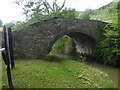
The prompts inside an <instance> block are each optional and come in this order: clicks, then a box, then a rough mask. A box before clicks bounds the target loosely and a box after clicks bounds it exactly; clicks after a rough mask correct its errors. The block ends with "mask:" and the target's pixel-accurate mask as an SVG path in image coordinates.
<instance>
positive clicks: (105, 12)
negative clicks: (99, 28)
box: [90, 2, 118, 23]
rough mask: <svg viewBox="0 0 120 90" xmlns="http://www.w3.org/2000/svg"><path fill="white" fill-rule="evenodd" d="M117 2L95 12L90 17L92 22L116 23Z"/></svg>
mask: <svg viewBox="0 0 120 90" xmlns="http://www.w3.org/2000/svg"><path fill="white" fill-rule="evenodd" d="M116 7H117V2H111V3H110V4H108V5H105V6H103V7H101V8H99V9H98V10H94V11H93V13H95V14H93V13H92V14H91V15H90V19H91V20H100V21H103V22H108V23H113V22H114V23H115V21H116V20H117V19H118V18H117V10H116ZM115 14H116V15H115Z"/></svg>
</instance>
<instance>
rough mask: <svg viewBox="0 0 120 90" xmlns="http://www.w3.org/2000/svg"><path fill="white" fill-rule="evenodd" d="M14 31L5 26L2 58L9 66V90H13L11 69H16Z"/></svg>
mask: <svg viewBox="0 0 120 90" xmlns="http://www.w3.org/2000/svg"><path fill="white" fill-rule="evenodd" d="M12 43H13V42H12V31H11V28H7V27H6V26H4V29H3V43H2V49H1V50H2V57H3V60H4V62H5V64H6V65H7V77H8V84H9V89H13V83H12V77H11V68H14V67H15V64H14V53H13V44H12Z"/></svg>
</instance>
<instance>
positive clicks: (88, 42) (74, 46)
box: [49, 32, 96, 56]
mask: <svg viewBox="0 0 120 90" xmlns="http://www.w3.org/2000/svg"><path fill="white" fill-rule="evenodd" d="M95 43H96V41H95V40H94V39H93V38H91V37H90V36H88V35H85V34H82V33H79V32H70V33H67V34H65V35H61V36H56V38H55V39H54V40H53V42H52V43H51V47H50V52H49V54H63V55H66V54H67V55H73V56H76V55H79V56H81V55H83V56H87V55H88V56H90V55H91V56H92V55H93V50H92V49H93V47H94V46H95Z"/></svg>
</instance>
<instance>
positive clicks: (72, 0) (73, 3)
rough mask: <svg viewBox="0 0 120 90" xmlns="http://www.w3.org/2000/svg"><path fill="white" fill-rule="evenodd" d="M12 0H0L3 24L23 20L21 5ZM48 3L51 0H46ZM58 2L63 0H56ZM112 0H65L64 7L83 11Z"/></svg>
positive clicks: (0, 17) (0, 14) (0, 15)
mask: <svg viewBox="0 0 120 90" xmlns="http://www.w3.org/2000/svg"><path fill="white" fill-rule="evenodd" d="M12 1H14V0H0V19H1V20H2V22H3V24H5V23H10V22H13V21H18V20H23V19H24V16H23V15H22V7H20V6H17V5H15V4H13V2H12ZM47 1H48V2H49V3H51V2H53V0H47ZM57 1H58V2H57V3H58V4H59V5H61V3H62V2H63V1H64V0H57ZM112 1H114V0H66V4H65V6H66V7H70V8H74V9H76V10H77V11H84V10H86V9H98V8H100V7H102V6H104V5H107V4H108V3H110V2H112Z"/></svg>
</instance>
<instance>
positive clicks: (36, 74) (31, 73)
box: [2, 60, 116, 88]
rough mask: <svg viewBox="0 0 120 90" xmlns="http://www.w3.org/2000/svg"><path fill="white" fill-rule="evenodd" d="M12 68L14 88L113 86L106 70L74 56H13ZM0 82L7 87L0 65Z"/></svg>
mask: <svg viewBox="0 0 120 90" xmlns="http://www.w3.org/2000/svg"><path fill="white" fill-rule="evenodd" d="M15 62H16V67H15V69H13V70H12V77H13V83H14V87H16V88H31V87H32V88H100V87H102V88H115V87H116V85H115V83H114V82H112V81H111V80H110V79H109V78H108V76H107V74H105V73H103V72H101V71H100V70H97V69H93V68H92V67H91V66H88V65H86V64H85V63H80V62H76V61H73V60H60V61H43V60H16V61H15ZM2 67H3V68H2V72H3V73H2V81H3V82H2V86H3V88H4V87H7V77H6V67H5V65H3V66H2Z"/></svg>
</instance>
